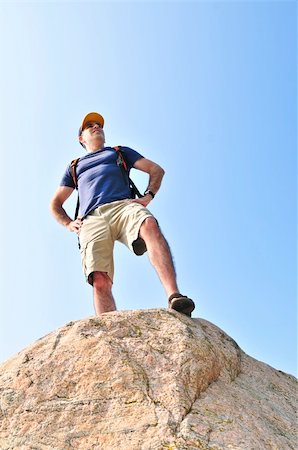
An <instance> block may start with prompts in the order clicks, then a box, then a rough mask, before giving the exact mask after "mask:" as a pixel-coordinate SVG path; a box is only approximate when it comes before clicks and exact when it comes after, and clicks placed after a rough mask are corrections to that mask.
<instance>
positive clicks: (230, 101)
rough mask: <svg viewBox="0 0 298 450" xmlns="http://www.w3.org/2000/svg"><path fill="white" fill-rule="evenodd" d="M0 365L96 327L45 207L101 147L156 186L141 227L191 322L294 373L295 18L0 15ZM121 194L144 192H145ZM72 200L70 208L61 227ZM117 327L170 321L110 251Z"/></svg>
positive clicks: (147, 279)
mask: <svg viewBox="0 0 298 450" xmlns="http://www.w3.org/2000/svg"><path fill="white" fill-rule="evenodd" d="M0 11H1V14H0V17H1V19H0V30H1V31H0V33H1V40H0V51H1V62H2V70H1V73H0V77H1V84H0V86H1V105H0V119H1V120H0V130H1V136H2V146H1V160H2V172H1V191H0V192H1V206H2V221H1V235H2V242H1V254H2V258H1V277H0V290H1V292H0V338H1V340H0V350H1V352H0V359H1V361H2V360H5V359H7V358H8V357H10V356H11V355H13V354H14V353H16V352H18V351H20V350H22V349H23V348H25V347H26V346H27V345H29V344H30V343H31V342H33V341H35V340H36V339H38V338H39V337H41V336H44V335H45V334H47V333H49V332H51V331H53V330H55V329H57V328H58V327H60V326H63V325H64V324H65V323H67V322H69V321H71V320H79V319H82V318H85V317H89V316H92V315H93V314H94V311H93V305H92V289H91V288H90V287H89V286H88V285H87V284H86V283H85V280H84V277H83V274H82V271H81V263H80V257H79V252H78V249H77V243H76V236H75V235H74V234H72V233H70V232H68V231H67V230H66V229H64V228H63V227H61V226H60V225H59V224H58V223H56V222H55V221H54V219H53V218H52V217H51V216H50V214H49V210H48V204H49V201H50V198H51V196H52V195H53V192H54V191H55V189H56V187H57V186H58V184H59V182H60V179H61V177H62V174H63V172H64V170H65V168H66V165H67V164H68V163H69V162H70V161H71V160H72V159H73V158H75V157H77V156H80V155H82V147H81V146H80V145H79V144H78V143H77V140H76V136H77V129H78V126H79V124H80V121H81V119H82V117H83V116H84V115H85V114H86V113H87V112H89V111H99V112H100V113H101V114H102V115H103V116H104V117H105V121H106V125H105V132H106V138H107V145H119V144H120V145H127V146H130V147H132V148H134V149H136V150H138V151H139V152H140V153H142V154H143V155H144V156H146V157H147V158H149V159H151V160H153V161H156V162H157V163H159V164H160V165H161V166H162V167H163V168H164V169H165V171H166V176H165V178H164V182H163V185H162V188H161V190H160V191H159V193H158V195H157V196H156V199H154V201H153V202H152V203H151V205H150V209H151V211H152V212H153V213H154V215H155V216H156V217H157V219H158V221H159V223H160V226H161V228H162V230H163V232H164V234H165V236H166V238H167V240H168V241H169V243H170V246H171V248H172V252H173V254H174V258H175V264H176V269H177V273H178V282H179V285H180V288H181V291H182V292H183V293H186V294H187V295H189V296H191V297H192V298H194V300H195V301H196V303H197V308H196V310H195V314H194V316H195V317H202V318H204V319H207V320H209V321H211V322H213V323H214V324H216V325H217V326H219V327H220V328H222V329H223V330H224V331H225V332H226V333H228V334H229V335H230V336H231V337H233V338H234V339H235V340H236V341H237V343H238V344H239V345H240V347H241V348H242V349H243V350H244V351H245V352H246V353H248V354H249V355H251V356H253V357H254V358H256V359H258V360H261V361H264V362H266V363H268V364H270V365H271V366H273V367H275V368H277V369H280V370H283V371H285V372H289V373H296V364H297V361H296V333H297V328H296V327H297V325H296V324H297V313H296V294H297V291H296V289H297V285H296V269H297V262H296V252H297V241H296V239H297V238H296V217H297V215H296V207H297V203H296V195H297V189H296V170H297V163H296V148H297V57H296V54H297V6H296V2H294V1H288V2H282V1H281V2H279V1H274V2H273V1H272V2H270V1H266V2H258V1H254V2H198V3H196V2H169V1H168V2H146V3H145V2H110V3H105V2H90V3H87V2H85V3H83V2H82V3H78V2H76V3H72V2H64V3H63V2H61V3H55V2H54V3H50V2H49V3H34V2H31V3H25V2H24V3H21V2H19V3H14V2H11V3H9V4H8V3H6V4H5V3H2V4H1V5H0ZM132 177H133V179H134V180H135V182H136V183H137V185H138V186H139V187H140V188H141V189H144V188H145V187H146V183H147V178H146V176H145V175H144V174H142V173H137V172H136V171H134V173H132ZM74 207H75V196H73V197H72V198H71V199H70V200H69V201H68V202H67V205H66V209H67V211H68V213H69V214H72V211H73V209H74ZM113 291H114V296H115V298H116V303H117V306H118V309H120V310H127V309H147V308H159V307H166V304H167V302H166V297H165V294H164V291H163V288H162V286H161V285H160V282H159V280H158V278H157V276H156V274H155V272H154V270H153V268H152V267H151V266H150V263H149V261H148V259H147V256H143V257H135V256H133V255H132V254H130V253H129V251H128V250H127V249H126V248H125V247H123V246H121V244H119V245H118V244H117V246H116V250H115V280H114V288H113Z"/></svg>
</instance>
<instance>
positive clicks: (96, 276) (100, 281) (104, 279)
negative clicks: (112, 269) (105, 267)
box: [89, 272, 112, 290]
mask: <svg viewBox="0 0 298 450" xmlns="http://www.w3.org/2000/svg"><path fill="white" fill-rule="evenodd" d="M90 278H91V281H92V283H91V284H92V285H93V287H94V288H95V289H100V290H102V289H111V287H112V281H111V279H110V277H109V275H108V274H107V273H106V272H92V273H91V274H90V275H89V279H90Z"/></svg>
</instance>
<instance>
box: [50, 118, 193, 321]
mask: <svg viewBox="0 0 298 450" xmlns="http://www.w3.org/2000/svg"><path fill="white" fill-rule="evenodd" d="M103 127H104V118H103V117H102V116H101V115H100V114H98V113H96V112H91V113H89V114H87V115H86V116H85V117H84V119H83V121H82V124H81V126H80V129H79V142H80V144H81V145H82V146H83V147H84V148H85V149H86V151H87V154H86V155H85V156H83V157H81V158H80V159H79V162H78V164H77V167H76V175H77V181H78V193H79V199H80V213H79V217H78V218H77V219H75V220H72V219H71V218H70V217H69V216H68V215H67V213H66V211H65V210H64V208H63V204H64V202H65V201H66V200H67V198H68V197H69V196H70V195H71V194H72V192H73V191H74V189H75V187H76V185H75V183H74V180H73V176H72V173H71V167H70V166H68V167H67V169H66V171H65V173H64V176H63V178H62V181H61V183H60V186H59V187H58V189H57V191H56V192H55V194H54V196H53V198H52V200H51V203H50V210H51V212H52V214H53V215H54V217H55V219H56V220H57V221H58V222H59V223H61V224H62V225H64V226H65V227H66V228H67V229H68V230H69V231H71V232H75V233H77V234H78V236H79V241H80V251H81V257H82V265H83V270H84V273H85V277H86V280H87V282H88V283H89V284H90V285H92V286H93V296H94V308H95V312H96V314H97V315H99V314H101V313H105V312H109V311H115V310H116V304H115V300H114V298H113V295H112V283H113V275H114V264H113V247H114V242H115V241H116V240H119V241H120V242H122V243H124V244H125V245H126V246H127V247H128V248H129V249H130V250H131V251H133V252H134V253H136V254H142V253H144V252H145V251H146V250H147V251H148V256H149V259H150V262H151V264H152V265H153V267H154V268H155V270H156V272H157V274H158V276H159V278H160V281H161V283H162V284H163V286H164V289H165V291H166V294H167V296H168V307H169V308H170V309H174V310H176V311H179V312H181V313H183V314H185V315H187V316H191V312H192V311H193V310H194V308H195V304H194V302H193V301H192V300H191V299H190V298H188V297H186V296H183V295H181V294H180V292H179V289H178V286H177V282H176V273H175V268H174V264H173V259H172V256H171V252H170V248H169V246H168V244H167V241H166V240H165V238H164V236H163V235H162V233H161V231H160V229H159V226H158V223H157V221H156V219H155V218H154V217H153V215H152V214H151V213H150V211H149V210H148V209H147V206H148V205H149V203H150V202H151V201H152V200H153V198H154V197H155V195H156V194H157V192H158V190H159V188H160V185H161V181H162V178H163V176H164V170H163V169H162V168H161V167H160V166H159V165H158V164H156V163H154V162H153V161H150V160H149V159H146V158H144V157H143V156H142V155H141V154H140V153H138V152H136V151H134V150H132V149H131V148H129V147H122V148H121V149H122V154H123V156H124V160H125V162H126V164H127V168H128V170H129V169H131V168H132V167H133V168H135V169H138V170H141V171H143V172H146V173H148V175H149V184H148V188H147V189H146V191H145V193H144V196H143V197H141V198H138V199H132V198H131V191H130V188H129V185H128V182H127V180H128V179H127V177H125V174H124V173H123V170H122V169H121V168H120V167H119V165H118V164H117V162H118V161H119V160H118V156H119V155H118V153H117V151H116V150H115V149H114V148H111V147H105V146H104V144H105V134H104V131H103ZM140 242H141V243H143V249H142V248H141V249H140V247H138V246H137V245H136V244H138V243H140Z"/></svg>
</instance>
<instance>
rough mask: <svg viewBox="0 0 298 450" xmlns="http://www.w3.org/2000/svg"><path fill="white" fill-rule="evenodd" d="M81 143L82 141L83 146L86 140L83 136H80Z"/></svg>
mask: <svg viewBox="0 0 298 450" xmlns="http://www.w3.org/2000/svg"><path fill="white" fill-rule="evenodd" d="M79 141H80V143H81V144H84V139H83V136H82V135H80V136H79Z"/></svg>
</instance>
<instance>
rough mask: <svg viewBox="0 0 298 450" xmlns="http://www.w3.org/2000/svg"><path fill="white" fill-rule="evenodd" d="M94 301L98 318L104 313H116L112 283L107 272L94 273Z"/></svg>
mask: <svg viewBox="0 0 298 450" xmlns="http://www.w3.org/2000/svg"><path fill="white" fill-rule="evenodd" d="M92 275H93V299H94V309H95V313H96V315H97V316H99V315H100V314H102V313H105V312H110V311H116V304H115V300H114V297H113V294H112V281H111V279H110V277H109V276H108V274H107V273H106V272H93V274H92Z"/></svg>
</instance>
